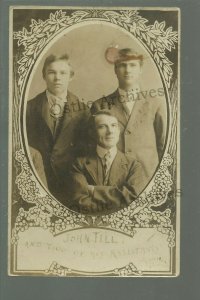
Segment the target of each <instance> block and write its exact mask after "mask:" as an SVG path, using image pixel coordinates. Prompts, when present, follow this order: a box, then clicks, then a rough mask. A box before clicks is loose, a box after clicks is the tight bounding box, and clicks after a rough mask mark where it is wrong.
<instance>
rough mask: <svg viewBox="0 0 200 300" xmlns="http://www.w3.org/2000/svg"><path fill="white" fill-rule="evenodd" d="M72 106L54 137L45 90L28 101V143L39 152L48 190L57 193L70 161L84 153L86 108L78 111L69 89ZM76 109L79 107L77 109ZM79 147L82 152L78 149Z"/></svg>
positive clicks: (68, 99) (70, 105) (57, 194)
mask: <svg viewBox="0 0 200 300" xmlns="http://www.w3.org/2000/svg"><path fill="white" fill-rule="evenodd" d="M67 101H68V102H67V103H68V108H69V110H66V111H65V113H64V117H63V118H64V119H63V123H62V127H61V130H60V134H59V135H58V137H57V138H56V139H54V137H53V120H52V117H51V116H50V113H49V107H48V100H47V97H46V92H43V93H41V94H39V95H37V96H36V97H35V98H34V99H32V100H30V101H28V104H27V114H26V125H27V137H28V143H29V146H31V147H33V148H34V149H36V150H37V151H39V152H40V154H41V156H42V159H43V163H44V170H45V174H46V179H47V184H48V187H49V190H50V191H51V192H52V193H53V194H54V195H55V196H57V197H59V191H60V188H61V187H62V179H63V177H64V176H65V173H66V171H67V169H68V165H69V162H71V161H72V159H74V156H75V155H80V153H82V152H81V151H80V150H81V149H83V145H82V144H81V143H82V141H83V140H84V126H83V125H82V124H84V123H85V119H86V118H87V112H86V111H78V108H77V107H78V106H74V109H73V105H72V103H77V101H78V98H77V97H76V96H75V95H73V94H72V93H70V92H68V96H67ZM75 109H76V111H75ZM79 151H80V153H79Z"/></svg>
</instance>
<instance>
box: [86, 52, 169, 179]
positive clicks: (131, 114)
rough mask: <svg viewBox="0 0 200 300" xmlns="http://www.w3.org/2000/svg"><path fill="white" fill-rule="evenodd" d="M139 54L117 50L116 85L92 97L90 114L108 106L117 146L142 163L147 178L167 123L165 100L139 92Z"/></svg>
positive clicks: (161, 146) (160, 151)
mask: <svg viewBox="0 0 200 300" xmlns="http://www.w3.org/2000/svg"><path fill="white" fill-rule="evenodd" d="M142 64H143V56H142V55H139V54H138V53H137V52H135V51H134V50H133V49H130V48H126V49H121V50H119V51H118V55H117V56H116V58H115V60H114V71H115V74H116V76H117V79H118V82H119V87H118V89H117V90H116V91H114V93H112V94H110V95H108V96H106V97H103V98H101V99H98V100H96V101H95V102H94V103H93V105H92V107H91V112H92V114H94V113H96V112H97V111H99V110H101V109H110V111H111V112H112V114H113V115H115V116H116V117H117V118H118V120H119V124H120V131H121V134H120V138H119V143H118V148H119V149H120V150H121V151H122V152H123V153H127V154H129V155H133V157H135V158H136V159H137V160H139V161H140V162H141V163H142V166H143V168H144V172H145V175H146V178H147V179H148V180H150V179H151V177H152V175H153V174H154V172H155V170H156V167H157V166H158V163H159V161H160V160H161V158H162V155H163V150H164V145H165V137H166V126H167V113H166V112H167V109H166V104H165V101H163V100H161V99H158V98H156V97H150V96H147V95H145V97H144V96H143V93H142V91H141V87H140V76H141V74H142Z"/></svg>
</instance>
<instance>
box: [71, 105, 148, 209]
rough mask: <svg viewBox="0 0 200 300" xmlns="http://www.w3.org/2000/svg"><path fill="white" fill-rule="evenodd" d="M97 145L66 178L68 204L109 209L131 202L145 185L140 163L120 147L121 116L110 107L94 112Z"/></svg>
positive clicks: (93, 125)
mask: <svg viewBox="0 0 200 300" xmlns="http://www.w3.org/2000/svg"><path fill="white" fill-rule="evenodd" d="M91 121H92V126H91V127H90V128H92V132H94V133H95V136H94V137H95V140H96V149H93V150H92V151H91V153H90V154H88V156H87V157H78V158H77V159H76V160H75V161H74V163H73V164H72V167H71V173H70V177H69V179H68V180H67V190H68V196H69V203H67V206H68V207H69V208H70V209H72V210H75V211H78V212H83V213H96V214H97V213H99V212H100V213H101V214H102V213H110V212H114V211H116V210H119V209H121V208H124V207H126V206H128V205H129V204H130V203H131V202H132V201H134V200H135V199H136V197H137V196H138V194H139V193H140V192H141V191H142V189H143V188H144V187H145V185H146V183H145V181H144V177H143V169H142V167H141V165H140V163H139V162H138V161H136V160H134V159H133V158H130V157H128V156H127V155H126V154H123V153H122V152H120V151H119V150H118V149H117V146H116V145H117V143H118V141H119V134H120V129H119V124H118V120H117V119H116V117H115V116H114V115H112V114H111V112H110V111H108V110H105V111H104V110H101V111H99V112H97V113H96V115H94V116H92V118H91Z"/></svg>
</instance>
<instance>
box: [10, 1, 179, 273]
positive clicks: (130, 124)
mask: <svg viewBox="0 0 200 300" xmlns="http://www.w3.org/2000/svg"><path fill="white" fill-rule="evenodd" d="M179 35H180V11H179V9H178V8H159V7H155V8H153V7H151V8H148V7H147V8H142V9H140V8H134V7H128V8H127V7H118V8H116V7H113V8H112V7H109V8H108V7H107V8H106V7H98V8H91V7H88V8H87V7H82V8H81V7H78V8H77V7H76V8H75V7H74V8H73V7H66V6H63V7H45V6H34V7H32V8H30V7H27V8H26V7H20V6H13V7H11V8H10V72H9V73H10V83H9V85H10V90H9V92H10V95H9V98H10V99H9V108H10V109H9V128H10V130H9V153H10V154H9V157H10V161H9V220H8V221H9V270H8V272H9V274H10V275H23V276H36V275H38V276H61V277H68V276H69V277H85V276H86V277H87V276H90V277H124V276H125V277H142V276H144V277H161V276H167V277H170V276H178V275H179V251H180V249H179V243H180V228H179V227H180V203H179V201H180V179H179V175H180V174H179V173H180V163H179V161H180V154H179V153H180V149H179V144H180V136H179V110H180V109H179V107H180V99H179V85H180V82H179V47H180V43H179Z"/></svg>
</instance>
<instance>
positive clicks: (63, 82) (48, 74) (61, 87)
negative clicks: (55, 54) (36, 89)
mask: <svg viewBox="0 0 200 300" xmlns="http://www.w3.org/2000/svg"><path fill="white" fill-rule="evenodd" d="M70 72H71V70H70V66H69V65H68V62H67V61H66V60H57V61H54V62H52V63H50V64H49V65H48V66H47V67H46V70H45V76H44V80H45V81H46V85H47V89H48V91H49V92H51V93H52V94H53V95H55V96H61V95H62V94H63V93H65V92H66V91H67V88H68V84H69V81H70Z"/></svg>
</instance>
